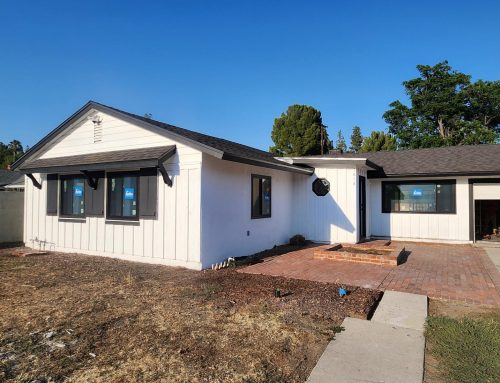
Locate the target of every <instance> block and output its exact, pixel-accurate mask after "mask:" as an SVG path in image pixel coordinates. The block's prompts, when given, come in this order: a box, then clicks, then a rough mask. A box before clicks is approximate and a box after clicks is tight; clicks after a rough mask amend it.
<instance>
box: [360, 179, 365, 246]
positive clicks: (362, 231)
mask: <svg viewBox="0 0 500 383" xmlns="http://www.w3.org/2000/svg"><path fill="white" fill-rule="evenodd" d="M365 237H366V178H365V177H364V176H359V239H360V240H362V239H364V238H365Z"/></svg>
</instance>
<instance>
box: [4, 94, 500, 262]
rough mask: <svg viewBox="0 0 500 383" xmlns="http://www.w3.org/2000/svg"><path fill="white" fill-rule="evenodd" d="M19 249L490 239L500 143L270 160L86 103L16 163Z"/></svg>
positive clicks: (146, 251) (217, 251) (496, 221)
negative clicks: (21, 183)
mask: <svg viewBox="0 0 500 383" xmlns="http://www.w3.org/2000/svg"><path fill="white" fill-rule="evenodd" d="M12 168H13V169H15V170H17V171H20V172H22V173H24V174H26V176H27V177H26V180H25V213H24V214H25V217H24V242H25V243H26V245H27V246H30V247H35V248H44V249H48V250H57V251H65V252H78V253H86V254H95V255H106V256H112V257H117V258H122V259H128V260H134V261H143V262H149V263H160V264H167V265H177V266H185V267H189V268H193V269H202V268H206V267H209V266H210V265H211V264H212V263H215V262H218V261H221V260H224V259H227V258H228V257H232V256H242V255H249V254H252V253H255V252H257V251H260V250H263V249H266V248H270V247H272V246H274V245H276V244H282V243H285V242H287V241H288V239H289V238H290V237H291V236H292V235H294V234H297V233H300V234H303V235H305V236H306V237H307V238H308V239H311V240H314V241H318V242H326V243H334V242H345V243H355V242H358V241H361V240H363V239H365V238H370V237H384V238H394V239H405V240H422V241H424V240H425V241H445V242H456V243H467V242H472V241H475V240H478V239H483V238H491V239H492V240H494V239H496V236H495V235H494V232H497V229H498V226H500V208H499V204H498V201H499V200H500V179H497V178H495V176H499V175H500V146H497V145H479V146H462V147H451V148H438V149H424V150H408V151H398V152H377V153H368V154H357V155H353V154H329V155H326V156H310V157H300V158H280V159H278V158H274V157H273V156H272V155H271V154H270V153H267V152H264V151H261V150H258V149H254V148H251V147H248V146H245V145H241V144H237V143H234V142H231V141H228V140H224V139H220V138H216V137H211V136H208V135H204V134H200V133H196V132H193V131H190V130H186V129H182V128H178V127H174V126H172V125H168V124H165V123H162V122H159V121H155V120H152V119H149V118H146V117H141V116H138V115H134V114H131V113H127V112H124V111H121V110H118V109H115V108H111V107H109V106H105V105H102V104H99V103H96V102H92V101H91V102H89V103H87V104H86V105H85V106H84V107H82V108H81V109H80V110H78V111H77V112H76V113H75V114H73V115H72V116H71V117H70V118H68V119H67V120H66V121H64V122H63V123H62V124H61V125H60V126H58V127H57V128H56V129H54V130H53V131H52V132H50V133H49V134H48V135H47V136H46V137H45V138H43V139H42V140H41V141H40V142H38V143H37V144H36V145H34V146H33V147H32V148H31V149H30V150H29V151H28V152H27V153H26V154H25V155H24V156H23V157H22V158H20V159H19V160H18V161H17V162H16V163H15V164H13V166H12Z"/></svg>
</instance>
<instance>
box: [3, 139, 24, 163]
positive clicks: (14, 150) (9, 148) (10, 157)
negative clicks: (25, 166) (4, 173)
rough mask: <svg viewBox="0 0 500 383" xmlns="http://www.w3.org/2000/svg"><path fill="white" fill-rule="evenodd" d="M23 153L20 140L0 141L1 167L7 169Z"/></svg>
mask: <svg viewBox="0 0 500 383" xmlns="http://www.w3.org/2000/svg"><path fill="white" fill-rule="evenodd" d="M23 154H24V149H23V145H22V144H21V142H19V141H18V140H12V141H11V142H9V143H8V144H4V143H3V142H1V141H0V168H1V169H7V168H8V166H9V165H11V164H12V163H13V162H14V161H16V160H17V159H18V158H19V157H21V156H22V155H23Z"/></svg>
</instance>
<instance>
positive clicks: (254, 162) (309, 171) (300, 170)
mask: <svg viewBox="0 0 500 383" xmlns="http://www.w3.org/2000/svg"><path fill="white" fill-rule="evenodd" d="M222 159H223V160H226V161H233V162H239V163H242V164H247V165H254V166H260V167H263V168H269V169H276V170H282V171H287V172H292V173H298V174H304V175H308V176H311V175H312V174H313V173H314V168H302V167H299V166H295V165H289V164H287V163H285V162H283V164H278V163H275V162H268V161H265V160H253V159H249V158H246V157H240V156H235V155H232V154H228V153H224V155H223V156H222Z"/></svg>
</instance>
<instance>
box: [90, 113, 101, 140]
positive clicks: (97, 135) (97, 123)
mask: <svg viewBox="0 0 500 383" xmlns="http://www.w3.org/2000/svg"><path fill="white" fill-rule="evenodd" d="M92 123H93V124H94V143H96V142H101V141H102V117H101V116H99V115H96V116H94V117H93V118H92Z"/></svg>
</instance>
